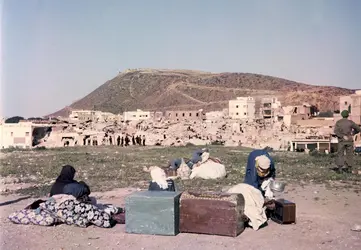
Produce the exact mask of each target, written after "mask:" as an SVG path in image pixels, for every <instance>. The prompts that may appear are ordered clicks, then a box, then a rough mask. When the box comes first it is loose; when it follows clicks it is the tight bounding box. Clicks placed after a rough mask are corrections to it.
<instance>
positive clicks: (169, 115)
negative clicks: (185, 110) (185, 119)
mask: <svg viewBox="0 0 361 250" xmlns="http://www.w3.org/2000/svg"><path fill="white" fill-rule="evenodd" d="M170 115H171V113H169V114H168V116H170ZM176 115H177V114H176Z"/></svg>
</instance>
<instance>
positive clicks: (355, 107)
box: [337, 90, 361, 125]
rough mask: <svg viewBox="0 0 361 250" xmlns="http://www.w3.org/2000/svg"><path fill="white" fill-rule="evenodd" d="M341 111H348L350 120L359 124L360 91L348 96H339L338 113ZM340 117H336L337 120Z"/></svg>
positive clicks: (360, 111) (360, 116) (360, 117)
mask: <svg viewBox="0 0 361 250" xmlns="http://www.w3.org/2000/svg"><path fill="white" fill-rule="evenodd" d="M342 110H348V111H350V119H351V120H353V121H354V122H355V123H357V124H359V125H360V124H361V90H357V91H356V92H355V94H352V95H349V96H340V112H342ZM340 118H341V116H340V115H338V116H337V119H340Z"/></svg>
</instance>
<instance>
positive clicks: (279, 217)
mask: <svg viewBox="0 0 361 250" xmlns="http://www.w3.org/2000/svg"><path fill="white" fill-rule="evenodd" d="M271 219H272V220H273V221H274V222H276V223H279V224H292V223H296V204H295V203H293V202H291V201H288V200H285V199H278V200H276V201H275V209H274V211H273V212H272V214H271Z"/></svg>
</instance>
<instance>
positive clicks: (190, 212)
mask: <svg viewBox="0 0 361 250" xmlns="http://www.w3.org/2000/svg"><path fill="white" fill-rule="evenodd" d="M246 218H247V217H246V216H245V215H244V198H243V195H241V194H225V193H214V192H206V193H198V192H183V194H182V195H181V198H180V228H179V230H180V232H182V233H199V234H213V235H223V236H231V237H236V236H237V235H239V234H240V233H242V232H243V230H244V228H245V221H246Z"/></svg>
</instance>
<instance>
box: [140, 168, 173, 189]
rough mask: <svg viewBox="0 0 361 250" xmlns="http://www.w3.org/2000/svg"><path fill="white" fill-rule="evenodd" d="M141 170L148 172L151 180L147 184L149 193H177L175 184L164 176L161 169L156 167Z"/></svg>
mask: <svg viewBox="0 0 361 250" xmlns="http://www.w3.org/2000/svg"><path fill="white" fill-rule="evenodd" d="M143 170H144V171H146V172H149V173H150V176H151V179H152V180H151V181H150V182H149V187H148V190H149V191H170V192H176V191H177V186H176V184H175V183H174V181H173V180H172V179H171V178H169V177H168V176H167V175H166V173H165V171H164V170H163V169H162V168H160V167H157V166H151V167H149V168H147V167H144V169H143Z"/></svg>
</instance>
